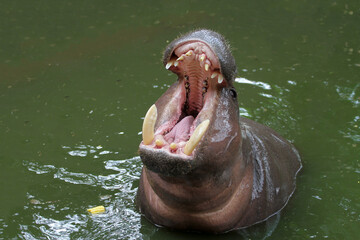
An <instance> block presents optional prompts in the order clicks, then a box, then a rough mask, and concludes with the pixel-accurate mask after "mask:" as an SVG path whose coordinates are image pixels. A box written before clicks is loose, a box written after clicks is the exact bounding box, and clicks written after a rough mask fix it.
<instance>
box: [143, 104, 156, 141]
mask: <svg viewBox="0 0 360 240" xmlns="http://www.w3.org/2000/svg"><path fill="white" fill-rule="evenodd" d="M156 119H157V108H156V106H155V104H153V105H152V106H151V107H150V108H149V110H148V111H147V113H146V115H145V118H144V122H143V127H142V137H143V142H144V144H145V145H149V144H150V143H152V141H153V140H154V127H155V122H156Z"/></svg>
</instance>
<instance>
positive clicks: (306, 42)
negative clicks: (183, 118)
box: [0, 0, 360, 239]
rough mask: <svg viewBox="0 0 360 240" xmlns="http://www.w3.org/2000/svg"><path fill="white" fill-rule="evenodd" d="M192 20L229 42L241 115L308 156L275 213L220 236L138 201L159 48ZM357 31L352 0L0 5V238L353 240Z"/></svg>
mask: <svg viewBox="0 0 360 240" xmlns="http://www.w3.org/2000/svg"><path fill="white" fill-rule="evenodd" d="M198 27H206V28H210V29H213V30H216V31H219V32H221V33H222V34H223V35H224V36H226V38H227V39H228V40H229V41H230V43H231V44H232V48H233V54H234V56H235V58H236V61H237V66H238V68H239V74H238V77H239V79H238V80H239V83H236V88H237V90H238V96H239V97H238V98H239V104H240V111H241V114H242V115H244V116H247V117H249V118H251V119H254V120H256V121H258V122H261V123H263V124H266V125H268V126H270V127H272V128H273V129H275V130H277V131H278V132H279V133H281V134H282V135H284V136H285V137H286V138H288V139H289V140H291V141H292V142H293V143H294V144H295V145H296V147H297V148H298V150H299V151H300V153H301V156H302V159H303V165H304V168H303V170H302V172H301V174H300V176H299V178H298V180H297V190H296V192H295V194H294V196H293V198H292V199H291V201H290V202H289V204H288V206H287V207H286V208H285V209H284V211H283V212H282V213H281V214H280V215H278V216H276V217H274V218H273V219H271V220H270V221H268V222H267V223H265V224H260V225H259V226H256V227H253V228H250V229H247V230H245V231H237V232H232V233H229V234H225V235H220V236H209V235H202V234H185V233H179V232H171V231H168V230H166V229H159V228H157V227H155V226H153V225H152V224H150V223H148V222H147V221H146V220H145V219H143V218H141V216H140V214H139V213H138V211H137V209H136V208H135V206H134V196H135V194H136V190H137V187H138V183H139V176H140V170H141V160H140V159H139V157H138V153H137V150H138V144H139V142H140V141H141V135H140V134H139V133H140V131H141V125H142V117H143V116H144V114H145V112H146V110H147V109H148V107H149V106H151V104H152V103H153V102H154V101H155V100H156V99H157V98H158V97H159V96H160V95H161V94H162V93H163V92H164V91H165V89H166V88H167V87H168V86H169V84H171V83H172V82H173V81H175V79H176V77H175V76H174V75H173V74H171V73H170V72H168V71H166V70H165V69H164V67H163V66H162V64H161V52H162V50H163V49H164V48H165V46H166V45H167V43H168V42H169V41H171V40H172V39H173V38H175V37H176V36H177V35H178V34H179V33H180V32H186V31H188V30H191V29H194V28H198ZM359 40H360V3H359V2H358V1H356V0H352V1H310V0H308V1H306V0H303V1H285V0H281V1H223V2H219V1H210V0H209V1H203V2H200V1H151V2H150V1H143V2H135V1H24V0H22V1H0V191H1V193H0V239H13V238H15V239H183V238H184V237H186V238H188V239H243V238H245V239H246V238H251V239H261V238H266V237H268V239H310V238H311V239H313V238H314V239H358V236H359V235H360V228H359V226H360V224H359V222H360V191H359V188H360V176H359V175H360V161H359V160H360V41H359ZM97 205H104V206H105V207H106V213H104V214H99V215H95V216H91V215H89V214H88V213H87V212H86V209H87V208H90V207H94V206H97Z"/></svg>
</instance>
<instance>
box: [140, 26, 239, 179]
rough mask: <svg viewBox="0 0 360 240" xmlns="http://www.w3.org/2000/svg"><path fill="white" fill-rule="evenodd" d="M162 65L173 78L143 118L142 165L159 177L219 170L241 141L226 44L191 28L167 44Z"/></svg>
mask: <svg viewBox="0 0 360 240" xmlns="http://www.w3.org/2000/svg"><path fill="white" fill-rule="evenodd" d="M163 64H164V66H165V68H166V69H168V70H170V71H172V72H173V73H175V74H176V75H177V76H178V80H177V81H176V82H175V83H174V84H173V85H172V86H171V87H170V88H169V89H168V90H167V91H166V92H165V93H164V94H163V95H162V96H161V97H160V98H159V99H158V100H157V101H156V103H155V104H154V105H153V106H152V107H151V108H150V109H149V111H148V112H147V114H146V116H145V119H144V124H143V132H142V134H143V141H142V142H141V144H140V150H139V152H140V156H141V159H142V161H143V163H144V165H145V166H146V168H147V169H148V170H151V171H153V172H155V173H158V174H161V175H164V176H181V175H189V176H193V175H194V174H195V175H196V176H197V177H199V176H202V177H206V176H207V175H209V174H210V175H213V174H219V173H220V172H221V169H224V166H226V167H228V166H229V165H232V163H231V162H229V161H234V160H235V159H234V157H233V155H234V154H235V155H238V154H236V153H237V152H239V151H240V148H239V145H240V141H241V132H240V128H239V108H238V102H237V93H236V91H235V88H234V86H233V81H234V78H235V76H236V73H237V69H236V65H235V60H234V57H233V56H232V54H231V52H230V49H229V45H228V44H227V42H226V41H225V39H224V38H223V37H222V36H221V35H220V34H218V33H216V32H213V31H210V30H199V31H194V32H190V33H188V34H186V35H184V36H180V37H179V38H177V39H175V40H174V41H172V42H171V43H170V44H169V45H168V46H167V48H166V50H165V52H164V56H163Z"/></svg>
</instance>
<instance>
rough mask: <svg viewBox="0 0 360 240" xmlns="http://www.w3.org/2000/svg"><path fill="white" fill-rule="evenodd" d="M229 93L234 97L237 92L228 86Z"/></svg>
mask: <svg viewBox="0 0 360 240" xmlns="http://www.w3.org/2000/svg"><path fill="white" fill-rule="evenodd" d="M230 94H231V96H232V97H233V98H236V97H237V92H236V91H235V89H234V88H230Z"/></svg>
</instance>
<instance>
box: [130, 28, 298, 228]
mask: <svg viewBox="0 0 360 240" xmlns="http://www.w3.org/2000/svg"><path fill="white" fill-rule="evenodd" d="M163 64H164V66H165V68H166V69H167V70H170V71H172V72H173V73H175V74H176V75H177V81H176V82H175V83H173V84H172V85H171V86H170V87H169V89H168V90H167V91H166V92H165V93H164V94H163V95H162V96H161V97H160V98H159V99H158V100H157V101H156V102H155V104H153V105H152V106H151V107H150V109H149V110H148V112H147V113H146V115H145V118H144V122H143V127H142V142H141V143H140V146H139V154H140V157H141V160H142V162H143V165H144V166H143V169H142V173H141V177H140V183H139V188H138V193H137V200H136V202H137V205H138V207H139V210H140V212H141V213H142V214H143V215H144V216H145V218H146V219H148V220H149V221H150V222H152V223H154V224H156V225H157V226H163V227H167V228H171V229H177V230H185V231H198V232H209V233H223V232H227V231H231V230H235V229H240V228H245V227H249V226H251V225H254V224H257V223H260V222H262V221H265V220H267V219H268V218H270V217H271V216H273V215H275V214H277V213H278V212H279V211H281V210H282V209H283V208H284V206H285V205H286V204H287V202H288V201H289V198H290V197H291V196H292V194H293V193H294V190H295V180H296V175H297V173H298V172H299V170H300V169H301V167H302V165H301V160H300V156H299V153H298V151H297V150H296V149H295V147H294V146H293V145H292V144H291V143H289V142H288V141H287V140H286V139H284V138H283V137H281V136H280V135H279V134H278V133H277V132H275V131H274V130H272V129H270V128H269V127H266V126H264V125H261V124H259V123H256V122H254V121H252V120H250V119H247V118H244V117H241V116H240V115H239V105H238V100H237V98H238V95H237V92H236V90H235V88H234V84H233V83H234V80H235V77H236V74H237V68H236V64H235V59H234V57H233V55H232V53H231V51H230V46H229V44H228V43H227V41H226V40H225V39H224V37H223V36H222V35H220V34H219V33H216V32H214V31H211V30H206V29H201V30H196V31H192V32H189V33H187V34H185V35H182V36H180V37H178V38H177V39H175V40H174V41H172V42H171V43H170V44H169V45H168V46H167V47H166V49H165V51H164V54H163Z"/></svg>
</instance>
